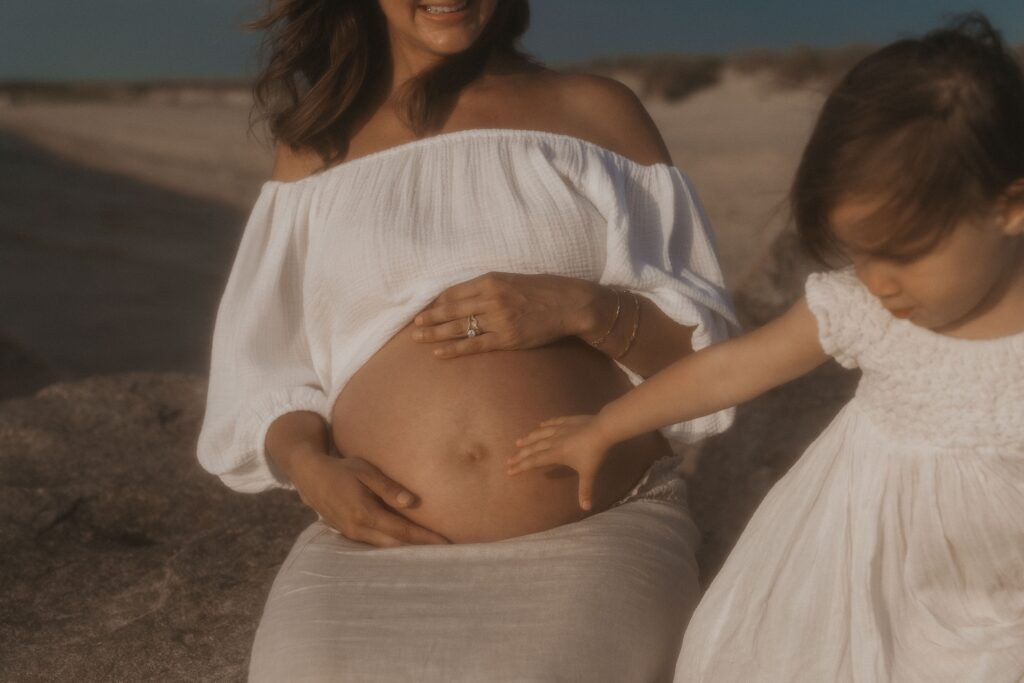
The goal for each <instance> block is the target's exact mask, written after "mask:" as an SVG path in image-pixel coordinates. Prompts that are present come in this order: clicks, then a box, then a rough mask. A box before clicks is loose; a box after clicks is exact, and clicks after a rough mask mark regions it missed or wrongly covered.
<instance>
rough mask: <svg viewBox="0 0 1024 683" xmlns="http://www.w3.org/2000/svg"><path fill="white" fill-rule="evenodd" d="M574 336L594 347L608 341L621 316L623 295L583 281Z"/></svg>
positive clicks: (608, 288) (609, 288) (594, 283)
mask: <svg viewBox="0 0 1024 683" xmlns="http://www.w3.org/2000/svg"><path fill="white" fill-rule="evenodd" d="M580 283H581V293H580V295H579V296H580V302H581V303H580V304H579V305H578V306H577V307H576V310H577V318H576V322H575V325H574V334H575V335H576V336H577V337H579V338H580V339H582V340H583V341H585V342H587V343H588V344H591V345H594V344H595V342H597V343H599V342H602V341H604V340H605V339H607V337H608V335H609V334H610V333H611V331H612V329H613V328H614V327H615V326H616V324H617V323H618V317H619V315H620V314H621V306H622V299H621V294H620V293H619V292H618V291H617V290H615V289H612V288H611V287H606V286H604V285H599V284H597V283H596V282H587V281H585V280H581V281H580Z"/></svg>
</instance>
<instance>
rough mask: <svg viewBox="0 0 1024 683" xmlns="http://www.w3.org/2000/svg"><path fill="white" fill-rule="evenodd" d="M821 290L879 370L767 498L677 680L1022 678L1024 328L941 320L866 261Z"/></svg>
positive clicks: (823, 301) (818, 283)
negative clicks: (947, 332) (1000, 333)
mask: <svg viewBox="0 0 1024 683" xmlns="http://www.w3.org/2000/svg"><path fill="white" fill-rule="evenodd" d="M807 300H808V303H809V305H810V308H811V310H812V311H813V313H814V315H815V316H816V318H817V320H818V325H819V335H820V339H821V343H822V346H823V348H824V349H825V350H826V351H827V352H828V353H830V354H831V355H833V356H834V357H835V358H836V359H838V360H839V361H840V362H841V363H842V364H843V365H845V366H846V367H849V368H860V369H861V370H862V371H863V377H862V379H861V381H860V384H859V385H858V388H857V392H856V396H855V398H854V399H853V400H852V401H851V402H850V403H849V404H848V405H847V406H846V407H845V408H844V409H843V410H842V411H841V412H840V414H839V415H838V416H837V417H836V418H835V420H834V421H833V422H832V424H831V425H830V426H829V427H828V429H827V430H826V431H825V432H824V433H823V434H822V435H821V436H820V437H819V438H818V439H817V440H816V441H815V442H814V443H813V444H812V445H811V446H810V447H809V448H808V450H807V452H805V453H804V455H803V456H802V457H801V459H800V460H799V461H798V462H797V464H796V465H795V466H794V467H793V468H792V469H791V470H790V472H789V473H787V474H786V476H784V477H783V478H782V479H781V480H780V481H779V482H778V484H776V485H775V487H774V488H773V489H772V490H771V492H770V493H769V494H768V496H767V497H766V498H765V500H764V502H763V503H762V504H761V506H760V507H759V508H758V510H757V512H756V513H755V514H754V517H753V518H752V520H751V521H750V524H749V525H748V527H747V528H746V530H745V531H744V533H743V535H742V536H741V538H740V540H739V542H738V543H737V545H736V547H735V549H734V550H733V552H732V554H731V555H730V556H729V558H728V560H727V561H726V563H725V566H724V567H723V569H722V571H721V572H720V573H719V575H718V576H717V577H716V578H715V580H714V582H713V583H712V585H711V587H710V588H709V589H708V591H707V594H706V595H705V597H704V599H703V600H702V601H701V603H700V606H699V607H698V608H697V611H696V613H695V614H694V617H693V620H692V621H691V623H690V626H689V629H688V630H687V632H686V636H685V638H684V642H683V648H682V652H681V654H680V657H679V661H678V663H677V666H676V680H677V681H687V682H691V681H692V682H698V681H714V682H715V683H728V682H730V681H737V682H738V681H743V682H744V683H746V682H748V681H763V682H775V681H778V682H781V681H786V682H787V683H792V682H797V683H798V682H801V681H806V682H808V683H811V682H814V683H819V682H820V681H837V682H847V681H854V682H857V683H886V682H894V683H897V682H898V683H916V682H921V683H943V682H950V683H953V682H956V683H1018V682H1019V681H1022V680H1024V333H1021V334H1016V335H1013V336H1010V337H1005V338H1002V339H993V340H986V341H968V340H962V339H955V338H950V337H946V336H942V335H939V334H936V333H933V332H930V331H928V330H925V329H923V328H920V327H917V326H915V325H913V324H911V323H910V322H909V321H906V320H898V319H896V318H893V317H892V316H891V315H890V314H889V313H888V312H887V311H886V310H885V309H884V308H883V307H882V306H881V304H880V303H879V302H878V300H877V299H875V297H873V296H872V295H871V294H870V293H869V292H868V291H867V290H866V289H865V288H864V287H863V285H862V284H861V283H860V282H859V281H858V280H857V278H856V277H855V276H854V275H853V274H852V273H851V272H850V271H840V272H836V273H830V274H816V275H812V276H811V278H810V279H809V280H808V283H807Z"/></svg>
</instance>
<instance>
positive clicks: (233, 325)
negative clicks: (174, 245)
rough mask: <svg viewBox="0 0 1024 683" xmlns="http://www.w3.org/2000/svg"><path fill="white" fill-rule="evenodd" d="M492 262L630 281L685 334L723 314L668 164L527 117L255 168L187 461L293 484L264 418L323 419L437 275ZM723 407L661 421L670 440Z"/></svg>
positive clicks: (698, 221)
mask: <svg viewBox="0 0 1024 683" xmlns="http://www.w3.org/2000/svg"><path fill="white" fill-rule="evenodd" d="M491 271H501V272H515V273H548V274H556V275H564V276H568V277H574V278H581V279H586V280H590V281H596V282H600V283H602V284H606V285H612V286H616V287H622V288H628V289H631V290H633V291H635V292H637V293H639V294H641V295H643V296H645V297H647V298H648V299H650V300H651V301H653V302H654V303H655V304H657V305H658V306H659V307H660V308H661V309H662V310H663V311H665V313H667V314H668V315H669V316H671V317H672V318H673V319H675V320H676V321H678V322H680V323H684V324H686V325H691V326H695V327H696V330H695V332H694V334H693V345H694V347H695V348H697V349H699V348H702V347H704V346H707V345H708V344H711V343H712V342H715V341H719V340H721V339H723V338H725V337H726V336H727V335H728V333H729V331H730V327H731V325H733V324H735V319H734V315H733V312H732V308H731V306H730V303H729V297H728V294H727V292H726V290H725V288H724V285H723V281H722V273H721V269H720V267H719V264H718V259H717V257H716V254H715V246H714V240H713V236H712V234H711V232H710V230H709V227H708V223H707V220H706V218H705V217H704V214H703V211H702V209H701V206H700V203H699V201H698V199H697V197H696V195H695V194H694V191H693V189H692V187H691V185H690V183H689V181H688V180H687V179H686V178H685V177H684V176H683V175H682V174H681V173H680V172H679V171H678V170H676V169H675V168H673V167H671V166H668V165H665V164H655V165H651V166H643V165H640V164H637V163H635V162H633V161H631V160H629V159H627V158H625V157H623V156H621V155H619V154H616V153H614V152H612V151H610V150H608V149H605V148H603V147H600V146H598V145H595V144H593V143H590V142H586V141H584V140H581V139H578V138H574V137H571V136H566V135H560V134H555V133H546V132H539V131H528V130H510V129H477V130H467V131H461V132H456V133H446V134H441V135H437V136H434V137H429V138H424V139H421V140H417V141H414V142H410V143H407V144H403V145H400V146H398V147H394V148H391V149H388V150H384V151H381V152H378V153H375V154H371V155H369V156H364V157H359V158H357V159H354V160H352V161H349V162H345V163H342V164H340V165H337V166H333V167H331V168H328V169H326V170H324V171H322V172H320V173H317V174H315V175H313V176H310V177H308V178H305V179H302V180H298V181H295V182H277V181H270V182H267V183H266V184H264V186H263V188H262V191H261V193H260V195H259V198H258V199H257V201H256V204H255V206H254V207H253V210H252V214H251V216H250V217H249V220H248V223H247V224H246V227H245V231H244V233H243V235H242V240H241V244H240V246H239V248H238V253H237V256H236V258H235V262H234V266H233V268H232V270H231V274H230V277H229V279H228V282H227V287H226V289H225V292H224V296H223V299H222V300H221V303H220V307H219V310H218V313H217V322H216V326H215V329H214V334H213V351H212V357H211V367H210V384H209V391H208V397H207V405H206V414H205V418H204V420H203V426H202V431H201V433H200V435H199V444H198V454H199V460H200V462H201V463H202V465H203V466H204V467H205V468H206V469H207V470H209V471H210V472H212V473H214V474H216V475H218V476H220V478H221V479H222V480H223V481H224V483H225V484H227V485H228V486H230V487H232V488H234V489H237V490H239V491H260V490H264V489H267V488H272V487H275V486H289V483H288V482H287V481H285V480H284V479H283V478H282V477H281V476H280V474H279V473H278V472H276V471H275V470H274V468H273V467H272V465H271V463H270V462H269V461H268V458H267V454H266V451H265V448H264V439H265V436H266V431H267V429H268V428H269V426H270V424H271V423H272V422H273V421H274V420H275V419H277V418H278V417H280V416H281V415H283V414H285V413H288V412H292V411H312V412H315V413H319V414H320V415H322V416H323V417H324V419H325V420H327V421H328V422H329V421H330V411H331V406H333V404H334V400H335V399H336V398H337V396H338V395H339V394H340V393H341V390H342V389H343V388H344V386H345V383H346V382H347V381H348V380H349V378H350V377H351V376H352V375H353V374H354V373H355V372H356V371H357V370H358V369H359V367H360V366H362V365H363V363H365V362H366V361H367V360H368V359H369V358H370V356H372V355H373V354H374V353H375V352H376V351H377V350H378V349H380V347H381V346H383V345H384V343H385V342H387V341H388V339H390V338H391V337H392V336H393V335H394V334H395V333H396V332H397V331H398V330H400V329H401V328H402V327H404V326H405V325H406V324H407V323H408V322H409V321H410V320H411V319H412V317H413V316H414V315H415V314H416V313H417V312H419V311H420V310H421V309H422V308H424V307H425V306H426V305H427V304H428V303H429V302H430V301H431V300H432V299H433V298H434V297H436V296H437V295H438V294H439V293H440V292H441V291H442V290H443V289H445V288H446V287H449V286H451V285H454V284H456V283H459V282H462V281H464V280H467V279H470V278H473V277H476V276H478V275H481V274H484V273H487V272H491ZM622 367H623V369H624V370H627V369H626V368H625V367H624V366H622ZM627 374H629V376H630V379H631V380H632V381H633V382H634V383H639V382H640V381H642V380H641V378H640V377H639V376H637V375H635V374H634V373H631V372H629V371H628V370H627ZM395 390H396V391H400V390H401V389H400V388H399V387H396V389H395ZM731 420H732V413H731V412H730V411H723V412H721V413H717V414H715V415H711V416H709V417H705V418H700V419H698V420H694V421H692V422H688V423H682V424H679V425H674V426H672V427H668V428H666V429H665V430H664V433H665V434H666V436H668V437H669V439H670V441H673V442H675V443H676V444H679V443H681V442H685V441H693V440H696V439H698V438H701V437H703V436H706V435H709V434H712V433H716V432H719V431H722V430H724V429H725V428H727V427H728V426H729V424H731Z"/></svg>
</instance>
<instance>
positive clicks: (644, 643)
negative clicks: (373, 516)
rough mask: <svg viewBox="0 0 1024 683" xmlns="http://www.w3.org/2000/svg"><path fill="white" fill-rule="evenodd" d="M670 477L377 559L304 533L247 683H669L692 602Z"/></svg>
mask: <svg viewBox="0 0 1024 683" xmlns="http://www.w3.org/2000/svg"><path fill="white" fill-rule="evenodd" d="M673 464H674V463H673V462H672V461H671V459H665V460H663V461H659V462H658V463H655V465H654V466H653V467H652V468H651V470H650V471H649V472H648V474H647V475H646V476H645V478H644V480H643V481H641V483H640V484H638V485H637V487H636V488H634V490H633V491H632V492H630V494H629V495H627V496H626V497H625V498H624V499H623V500H622V501H620V502H619V503H618V504H617V505H615V506H614V507H612V508H611V509H609V510H606V511H604V512H601V513H598V514H596V515H593V516H591V517H589V518H587V519H585V520H583V521H580V522H576V523H573V524H567V525H564V526H560V527H556V528H554V529H550V530H548V531H544V532H541V533H536V534H530V535H528V536H521V537H518V538H513V539H508V540H504V541H498V542H494V543H473V544H462V545H448V546H406V547H401V548H389V549H381V548H374V547H371V546H368V545H364V544H361V543H356V542H354V541H350V540H348V539H346V538H345V537H343V536H341V535H339V534H337V533H335V532H334V531H332V530H331V529H330V528H328V527H327V526H325V525H324V524H323V523H321V522H315V523H314V524H313V525H312V526H310V527H309V528H307V529H306V530H305V531H304V532H303V533H302V534H301V535H300V536H299V539H298V540H297V541H296V543H295V546H294V547H293V548H292V551H291V553H290V554H289V556H288V558H287V559H286V560H285V562H284V565H283V566H282V567H281V570H280V572H279V573H278V575H277V578H276V579H275V581H274V585H273V588H272V589H271V592H270V597H269V598H268V600H267V605H266V608H265V609H264V613H263V619H262V621H261V622H260V626H259V630H258V631H257V633H256V641H255V643H254V645H253V652H252V659H251V662H250V671H249V676H250V678H249V680H250V681H253V682H257V683H259V682H263V681H273V682H275V683H280V682H283V681H288V682H292V683H301V682H305V681H360V682H361V681H382V682H383V681H386V682H388V683H393V682H397V681H417V682H423V683H430V682H433V681H437V682H441V681H444V682H446V683H447V682H456V681H472V682H473V683H480V682H487V681H587V682H589V683H600V682H601V681H608V682H609V683H611V682H615V683H621V682H624V681H628V682H630V683H644V682H646V681H668V680H671V678H672V670H673V666H674V664H675V661H676V656H677V655H678V653H679V647H680V643H681V641H682V636H683V629H684V628H685V626H686V622H687V621H688V619H689V616H690V613H691V612H692V611H693V609H694V607H695V606H696V603H697V600H698V598H699V596H700V589H699V587H698V584H697V564H696V561H695V557H694V551H695V548H696V544H697V539H698V532H697V530H696V528H695V527H694V525H693V522H692V521H691V519H690V515H689V512H688V510H687V508H686V503H685V487H684V483H683V481H682V479H680V478H679V477H678V475H677V474H676V473H675V470H674V467H672V465H673Z"/></svg>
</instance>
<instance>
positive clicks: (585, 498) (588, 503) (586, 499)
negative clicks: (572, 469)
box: [579, 472, 594, 510]
mask: <svg viewBox="0 0 1024 683" xmlns="http://www.w3.org/2000/svg"><path fill="white" fill-rule="evenodd" d="M579 495H580V507H581V508H583V509H584V510H589V509H590V508H592V507H593V506H594V477H593V475H592V474H590V473H582V472H581V473H580V494H579Z"/></svg>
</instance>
